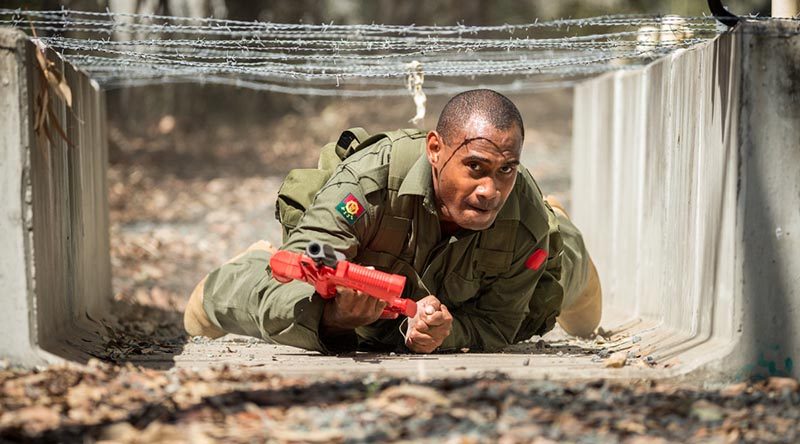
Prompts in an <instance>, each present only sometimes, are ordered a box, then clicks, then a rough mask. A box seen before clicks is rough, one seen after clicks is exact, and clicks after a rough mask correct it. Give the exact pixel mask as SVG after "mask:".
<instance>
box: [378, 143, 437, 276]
mask: <svg viewBox="0 0 800 444" xmlns="http://www.w3.org/2000/svg"><path fill="white" fill-rule="evenodd" d="M426 135H427V133H426V132H424V131H420V130H418V129H405V130H398V131H390V132H387V133H382V134H376V135H375V136H372V137H376V136H380V139H384V138H386V139H388V140H389V142H390V143H391V144H392V148H391V151H390V152H389V172H388V177H387V187H386V189H387V192H388V194H387V196H386V202H387V205H386V208H385V209H384V212H383V217H382V218H381V222H380V226H379V227H378V231H377V234H376V236H375V237H374V238H373V239H372V240H371V241H370V243H369V247H368V248H369V249H370V250H372V251H377V252H382V253H388V254H389V255H391V256H393V257H395V258H398V259H400V260H402V261H405V262H409V263H413V255H414V251H413V248H409V247H410V246H409V245H408V237H409V235H410V233H411V228H412V227H411V219H412V218H413V216H414V201H413V200H412V198H411V197H410V196H408V197H406V196H403V197H401V196H398V193H399V190H400V185H402V183H403V180H404V179H405V177H406V175H407V174H408V171H409V170H410V169H411V167H412V166H413V165H414V164H415V163H416V162H417V160H418V159H419V157H420V156H421V155H422V153H423V152H424V144H421V143H420V142H419V139H422V138H424V137H425V136H426ZM372 137H371V138H370V139H372ZM380 139H379V140H380Z"/></svg>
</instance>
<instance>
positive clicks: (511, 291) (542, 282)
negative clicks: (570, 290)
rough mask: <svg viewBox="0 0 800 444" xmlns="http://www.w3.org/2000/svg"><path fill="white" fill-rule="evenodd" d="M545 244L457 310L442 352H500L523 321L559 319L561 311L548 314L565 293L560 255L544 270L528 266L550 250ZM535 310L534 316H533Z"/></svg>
mask: <svg viewBox="0 0 800 444" xmlns="http://www.w3.org/2000/svg"><path fill="white" fill-rule="evenodd" d="M543 244H546V242H540V243H539V244H537V245H536V246H535V247H533V248H529V249H527V251H526V252H525V254H523V255H520V256H518V257H517V258H516V259H515V260H514V262H513V263H512V265H511V268H510V270H509V271H508V272H507V273H505V274H503V275H501V276H500V277H499V278H498V280H497V281H496V282H494V283H493V284H491V285H490V286H488V288H485V289H483V291H482V293H481V294H480V295H478V297H476V298H475V299H474V300H472V301H469V302H467V303H466V304H464V305H462V306H461V307H459V308H458V310H454V311H453V327H452V332H451V333H450V335H449V336H448V337H447V338H445V340H444V341H443V342H442V345H441V346H440V349H442V350H452V349H460V348H473V349H479V350H482V351H487V352H491V351H497V350H500V349H502V348H504V347H506V346H508V345H510V344H513V343H514V342H516V341H515V339H516V338H517V335H518V332H519V331H520V327H521V326H523V322H525V323H526V324H527V323H529V322H531V321H533V323H535V324H542V325H544V324H545V323H546V322H547V320H548V318H553V319H554V318H555V316H556V315H557V314H558V311H555V312H548V311H550V310H549V309H548V307H558V306H559V305H560V303H561V297H562V294H563V290H562V289H561V286H560V285H559V283H558V274H559V273H560V258H559V257H558V255H559V254H560V252H556V253H555V255H556V256H553V257H550V258H549V259H548V261H547V265H546V266H545V267H544V270H541V269H540V270H531V269H529V268H528V267H526V265H525V263H526V260H527V259H528V257H529V256H530V254H531V253H533V251H536V250H537V249H539V248H545V249H546V248H547V246H546V245H543ZM555 299H557V301H556V300H555ZM531 307H533V309H534V310H535V312H534V313H530V310H531ZM551 322H552V319H551Z"/></svg>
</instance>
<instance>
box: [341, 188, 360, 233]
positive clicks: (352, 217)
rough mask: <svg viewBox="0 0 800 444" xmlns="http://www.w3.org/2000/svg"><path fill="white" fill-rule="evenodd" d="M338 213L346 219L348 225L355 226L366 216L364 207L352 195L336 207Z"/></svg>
mask: <svg viewBox="0 0 800 444" xmlns="http://www.w3.org/2000/svg"><path fill="white" fill-rule="evenodd" d="M336 211H338V212H339V214H341V215H342V217H344V220H346V221H347V223H348V224H350V225H353V224H354V223H356V221H357V220H358V218H359V217H361V215H362V214H364V205H361V202H359V201H358V199H356V197H355V196H353V193H350V194H348V195H347V197H345V198H344V199H342V201H341V202H339V205H336Z"/></svg>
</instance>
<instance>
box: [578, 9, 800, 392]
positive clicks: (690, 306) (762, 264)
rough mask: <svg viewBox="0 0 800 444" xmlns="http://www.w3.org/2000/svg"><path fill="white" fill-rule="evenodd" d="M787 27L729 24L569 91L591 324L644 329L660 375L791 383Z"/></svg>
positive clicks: (792, 183)
mask: <svg viewBox="0 0 800 444" xmlns="http://www.w3.org/2000/svg"><path fill="white" fill-rule="evenodd" d="M787 26H790V25H787V24H784V25H781V24H779V23H775V22H772V23H760V24H756V23H743V24H741V25H740V26H739V27H737V29H736V30H734V31H733V32H731V33H728V34H725V35H722V36H720V37H719V38H717V39H715V40H714V41H712V42H709V43H707V44H704V45H701V46H699V47H696V48H693V49H690V50H687V51H681V52H678V53H675V54H673V55H672V56H670V57H667V58H665V59H662V60H659V61H657V62H655V63H653V64H651V65H649V66H647V67H646V68H644V69H641V70H636V71H633V72H630V71H629V72H618V73H613V74H609V75H605V76H603V77H600V78H596V79H593V80H589V81H587V82H584V83H583V84H582V85H580V86H578V87H577V88H576V92H575V116H574V139H573V140H574V146H573V213H574V217H575V219H576V222H577V224H578V226H579V227H581V229H582V230H583V231H584V233H585V236H586V241H587V244H588V246H589V248H590V251H591V252H592V254H593V256H594V257H595V260H596V262H597V266H598V269H599V271H600V274H601V279H602V282H603V286H604V290H605V298H606V299H605V303H606V306H605V308H606V313H608V314H609V316H608V317H607V318H606V321H605V322H604V324H608V323H609V322H611V323H612V324H614V323H616V324H617V325H623V324H625V323H626V322H634V323H635V322H640V323H641V325H643V326H646V327H647V328H643V329H642V330H641V331H640V332H639V333H640V334H642V336H643V337H645V343H646V344H647V345H648V346H650V347H652V348H653V349H654V350H656V353H657V354H658V355H659V356H660V358H661V359H662V360H673V362H674V363H675V366H674V367H673V368H674V371H673V373H674V374H686V373H689V372H692V371H702V370H705V371H712V372H714V373H715V374H717V375H719V374H722V375H724V376H729V377H744V376H748V375H768V374H792V375H795V376H798V375H800V373H798V369H797V367H795V366H794V365H793V362H794V361H795V360H796V357H797V356H800V347H798V345H800V344H798V341H799V340H797V339H795V337H796V333H797V331H796V330H797V328H798V327H800V316H798V309H800V92H799V91H800V68H798V66H800V63H799V62H800V35H798V29H797V28H798V26H797V24H794V25H791V26H792V27H793V29H791V30H790V29H788V28H787ZM609 319H613V320H611V321H609Z"/></svg>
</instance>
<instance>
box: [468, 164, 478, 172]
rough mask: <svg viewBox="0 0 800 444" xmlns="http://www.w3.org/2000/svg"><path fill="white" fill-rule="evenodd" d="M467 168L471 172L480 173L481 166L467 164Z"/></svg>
mask: <svg viewBox="0 0 800 444" xmlns="http://www.w3.org/2000/svg"><path fill="white" fill-rule="evenodd" d="M467 168H469V169H470V170H472V171H480V170H481V165H480V164H479V163H478V162H470V163H468V164H467Z"/></svg>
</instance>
